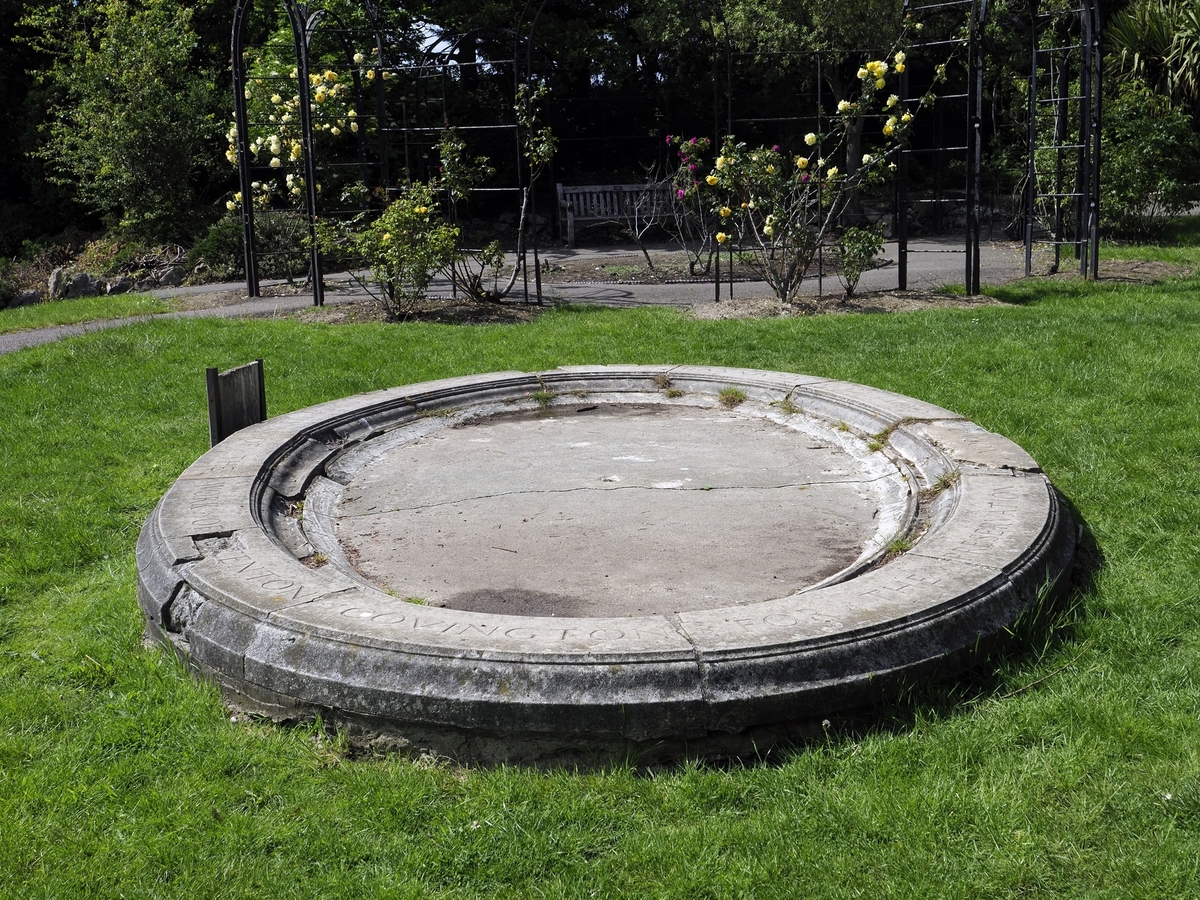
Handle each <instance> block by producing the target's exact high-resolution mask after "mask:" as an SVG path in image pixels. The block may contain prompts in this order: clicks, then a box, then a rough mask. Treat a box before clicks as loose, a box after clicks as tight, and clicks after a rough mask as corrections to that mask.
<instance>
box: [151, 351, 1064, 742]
mask: <svg viewBox="0 0 1200 900" xmlns="http://www.w3.org/2000/svg"><path fill="white" fill-rule="evenodd" d="M667 384H669V385H670V387H671V389H672V390H671V394H672V396H678V399H674V400H672V399H666V396H665V392H664V387H663V386H664V385H667ZM730 386H732V387H736V388H738V389H740V390H741V391H742V392H744V393H745V394H746V395H747V398H748V400H747V403H748V404H757V405H759V408H760V409H761V410H762V413H761V414H763V415H770V416H773V417H775V418H777V419H778V420H779V421H782V422H784V423H786V421H787V419H788V417H789V416H792V415H803V416H808V417H815V418H817V419H820V420H823V421H825V422H826V423H836V424H837V426H838V427H840V428H844V429H848V430H849V432H851V433H852V434H857V435H860V436H862V438H863V439H864V440H869V441H872V442H873V444H872V446H875V447H880V448H881V449H880V452H883V453H885V454H887V455H888V457H889V458H890V459H891V460H892V462H893V463H894V464H895V465H896V466H898V467H899V469H900V470H901V471H902V472H903V473H904V477H905V478H906V479H911V480H912V484H913V492H912V497H913V500H914V502H913V503H912V508H911V509H910V510H908V511H907V513H906V515H907V516H908V519H909V521H910V522H911V524H912V525H913V527H914V529H915V531H914V534H915V535H916V537H915V541H914V543H913V545H912V546H911V548H910V549H908V550H907V551H906V552H903V553H901V554H899V555H896V556H894V558H892V557H886V558H885V557H884V554H883V553H882V552H878V553H876V554H875V555H874V557H872V558H870V559H866V560H864V561H863V563H864V564H863V565H859V566H857V567H856V568H855V569H854V571H853V572H849V573H846V574H845V575H843V576H840V577H839V578H838V579H835V580H834V581H833V582H832V583H827V582H823V583H821V584H819V585H816V586H814V587H812V588H810V589H805V590H802V591H799V592H797V593H795V594H793V595H791V596H787V597H784V598H782V599H775V600H768V601H765V602H762V603H757V604H752V605H749V606H737V607H728V608H722V609H704V610H698V611H690V612H683V613H678V614H675V615H665V616H645V617H639V618H633V619H629V618H624V619H588V618H573V619H562V618H551V617H530V616H505V615H494V614H486V613H475V612H467V611H461V610H450V609H426V608H423V607H420V606H414V605H412V604H410V603H406V602H405V601H404V600H402V599H399V598H397V597H394V596H391V595H389V594H388V593H386V592H384V591H383V590H380V589H379V588H377V587H375V586H373V585H371V584H370V583H369V582H367V581H366V580H365V579H363V578H362V577H361V576H358V575H357V574H356V573H354V572H353V571H351V570H349V569H348V567H346V566H344V565H341V564H335V565H327V566H323V567H321V568H316V569H313V568H310V567H309V566H306V565H305V563H304V562H302V560H305V559H309V558H310V557H311V556H312V554H313V553H314V550H315V549H317V548H319V547H325V548H327V549H329V550H330V551H331V553H333V554H334V555H335V556H336V552H335V550H336V548H335V546H334V544H335V543H336V539H333V543H331V542H330V540H331V539H330V537H329V533H328V532H329V530H330V525H329V520H328V516H327V514H323V513H322V512H321V509H322V504H324V508H325V509H327V508H328V505H329V504H328V497H326V498H325V499H324V500H322V499H321V496H320V492H319V491H314V493H313V494H312V501H311V502H312V513H311V515H312V521H311V522H309V523H308V525H307V530H306V526H305V525H304V524H301V523H298V522H297V520H296V518H295V517H294V516H288V515H286V509H287V508H288V505H289V504H292V505H293V506H294V504H295V503H297V502H298V501H301V500H303V499H304V498H305V497H306V496H308V492H309V490H310V488H312V487H313V486H314V485H316V484H318V482H320V483H324V484H329V483H330V479H329V477H327V473H330V472H336V470H337V463H338V460H339V459H346V458H347V454H348V453H349V452H351V451H353V452H356V453H358V454H360V455H361V454H362V453H363V450H364V448H368V450H369V447H370V444H369V442H370V441H372V440H373V439H377V438H379V437H380V436H382V435H385V434H394V433H395V431H396V430H397V429H410V430H412V432H413V434H414V436H417V435H419V434H422V433H430V432H432V431H434V430H436V429H438V428H442V427H447V425H449V424H453V423H454V422H455V421H461V420H462V419H463V418H464V417H470V416H479V415H488V414H490V413H492V412H495V411H498V410H501V409H504V410H510V409H536V408H538V404H539V402H540V403H541V404H543V405H545V404H547V403H548V404H550V406H551V407H553V405H554V404H567V403H574V404H578V402H579V400H578V397H580V396H583V395H585V394H586V396H587V398H588V402H589V403H596V402H603V403H620V402H634V401H637V402H661V403H679V404H692V405H707V406H709V407H713V406H715V405H716V401H717V393H718V392H719V391H720V390H721V389H722V388H726V387H730ZM771 404H773V406H772V405H771ZM336 480H338V476H336V475H335V477H334V481H336ZM918 499H919V502H916V501H917V500H918ZM322 523H324V524H322ZM917 532H919V534H917ZM1073 553H1074V528H1073V525H1072V523H1071V521H1070V516H1069V514H1068V513H1067V511H1066V509H1065V506H1064V504H1063V503H1062V501H1061V499H1060V498H1059V497H1058V496H1057V494H1056V492H1055V491H1054V489H1053V488H1052V486H1051V485H1050V483H1049V481H1048V480H1047V479H1046V477H1045V476H1044V475H1043V474H1042V472H1041V470H1040V469H1039V468H1038V466H1037V464H1036V463H1035V462H1034V461H1033V459H1031V458H1030V457H1029V455H1028V454H1027V453H1025V451H1024V450H1022V449H1021V448H1020V447H1018V446H1017V445H1016V444H1014V443H1012V442H1011V441H1009V440H1008V439H1006V438H1004V437H1002V436H999V435H996V434H992V433H989V432H987V431H985V430H983V429H982V428H980V427H979V426H977V425H975V424H973V423H971V422H969V421H967V420H965V419H963V418H962V417H961V416H958V415H956V414H954V413H952V412H949V411H947V410H944V409H941V408H939V407H936V406H933V405H931V404H928V403H925V402H923V401H920V400H916V399H913V398H910V397H904V396H901V395H897V394H892V393H889V392H886V391H881V390H878V389H875V388H870V387H866V386H863V385H858V384H852V383H848V382H840V381H831V380H826V379H820V378H814V377H810V376H804V375H791V374H785V373H777V372H763V371H755V370H744V369H728V368H715V367H689V366H644V367H637V366H598V367H597V366H593V367H571V368H562V369H557V370H554V371H550V372H543V373H533V374H530V373H519V372H509V373H499V374H489V375H481V376H470V377H464V378H453V379H446V380H443V381H437V382H429V383H426V384H420V385H411V386H407V387H400V388H393V389H389V390H384V391H378V392H375V393H372V394H366V395H361V396H357V397H350V398H346V399H342V400H336V401H333V402H330V403H325V404H321V405H319V406H314V407H310V408H308V409H303V410H299V411H297V412H294V413H290V414H287V415H284V416H279V417H277V418H274V419H270V420H268V421H267V422H264V423H262V424H260V425H256V426H253V427H251V428H248V429H246V430H244V431H242V432H239V433H238V434H236V435H234V436H233V437H231V438H230V439H228V440H227V441H225V442H224V443H222V444H220V445H218V446H217V447H215V448H213V449H212V450H211V451H209V452H208V453H206V454H205V455H204V456H202V457H201V458H200V459H199V460H197V462H196V463H195V464H193V465H192V466H191V467H190V468H189V469H188V470H187V471H186V472H184V473H183V475H182V476H180V478H179V480H178V481H177V482H176V483H175V484H174V485H173V486H172V487H171V489H170V490H169V491H168V492H167V494H166V495H165V496H164V497H163V499H162V501H161V502H160V503H159V505H158V507H157V508H156V509H155V511H154V513H153V514H152V515H151V516H150V518H149V519H148V520H147V522H146V524H145V527H144V528H143V530H142V534H141V536H140V539H139V542H138V549H137V557H138V597H139V602H140V603H141V606H142V609H143V611H144V613H145V615H146V618H147V631H148V633H149V634H150V635H151V636H152V637H154V638H156V639H158V640H160V641H163V642H164V643H168V644H170V645H171V646H173V647H174V648H175V650H176V651H177V652H178V653H179V654H180V655H181V656H182V657H183V658H184V659H185V660H187V661H188V662H189V664H190V665H191V666H192V667H193V668H194V669H195V670H196V671H197V672H199V673H201V674H203V675H205V676H207V677H210V678H213V679H214V680H216V681H217V682H218V683H219V684H220V685H221V687H222V689H223V691H224V692H225V694H226V697H227V698H228V699H229V701H230V702H231V703H232V704H233V705H235V706H238V707H241V708H247V709H250V710H253V711H256V712H259V713H263V714H266V715H270V716H272V717H275V718H279V719H291V718H302V717H311V716H312V715H314V714H321V715H322V716H324V717H325V718H326V720H332V721H335V722H341V723H343V724H348V725H351V726H355V727H361V728H366V729H368V730H371V731H379V732H385V733H392V734H395V735H397V736H398V738H397V739H398V740H399V741H400V742H402V743H411V745H412V746H414V747H417V748H422V749H432V750H433V751H435V752H438V753H442V754H446V755H450V756H454V757H457V758H460V759H475V760H484V761H490V760H510V761H536V760H551V761H559V762H563V761H565V762H572V761H575V762H578V761H581V760H582V761H585V762H586V761H589V760H595V759H611V758H612V757H613V756H614V755H616V756H629V755H632V756H636V757H638V758H639V759H643V760H652V759H660V758H666V757H670V756H673V755H678V754H680V753H700V754H711V753H737V752H744V751H745V750H747V749H749V748H752V747H755V746H757V747H762V746H763V745H765V744H769V743H771V742H773V741H775V740H779V739H786V738H787V737H788V736H790V735H794V734H796V733H797V732H796V727H797V726H796V723H801V725H800V726H799V727H800V728H801V731H802V730H803V728H804V727H806V726H805V725H804V724H803V723H811V722H812V721H819V720H820V718H821V717H824V716H827V715H829V714H831V713H833V712H835V711H838V710H844V709H847V708H851V707H855V706H861V705H863V704H864V703H868V702H870V701H872V700H874V699H876V698H878V697H880V696H882V695H884V694H886V693H887V692H888V691H890V690H893V689H894V688H895V687H896V686H897V685H898V684H900V683H901V682H902V681H904V680H910V679H912V678H914V677H919V676H921V675H922V674H925V673H927V672H932V671H935V670H943V669H944V668H945V667H946V666H947V665H950V664H953V662H954V661H956V660H959V659H960V658H961V657H963V656H964V655H966V654H969V653H970V652H972V651H973V650H974V649H976V648H977V647H978V646H979V645H980V644H981V642H983V641H986V640H987V639H988V638H990V637H992V636H994V635H995V634H997V633H998V632H999V631H1000V630H1001V629H1003V628H1004V627H1005V626H1007V625H1009V624H1011V622H1012V621H1013V620H1014V619H1015V618H1016V617H1017V616H1018V615H1019V614H1020V612H1021V611H1022V610H1023V609H1024V608H1025V607H1026V606H1027V605H1028V604H1029V603H1030V602H1031V601H1032V600H1033V599H1034V598H1035V597H1036V596H1037V595H1038V594H1039V592H1042V591H1045V590H1046V589H1047V588H1048V587H1049V586H1052V585H1054V584H1055V583H1056V582H1059V581H1061V580H1062V576H1063V575H1064V573H1065V572H1067V570H1068V569H1069V567H1070V564H1071V559H1072V556H1073ZM343 562H344V561H343Z"/></svg>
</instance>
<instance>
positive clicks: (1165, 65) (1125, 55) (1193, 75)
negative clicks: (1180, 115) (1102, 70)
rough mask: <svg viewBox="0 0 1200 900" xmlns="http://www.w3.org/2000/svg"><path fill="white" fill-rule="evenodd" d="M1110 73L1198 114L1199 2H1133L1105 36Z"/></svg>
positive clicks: (1109, 23) (1148, 0)
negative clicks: (1142, 86) (1143, 86)
mask: <svg viewBox="0 0 1200 900" xmlns="http://www.w3.org/2000/svg"><path fill="white" fill-rule="evenodd" d="M1104 38H1105V42H1106V43H1107V45H1108V48H1107V49H1108V53H1107V63H1108V66H1109V70H1110V71H1111V72H1113V73H1115V74H1116V76H1117V78H1118V80H1123V81H1133V82H1137V83H1140V84H1143V85H1145V86H1146V87H1149V88H1150V89H1151V90H1153V91H1154V92H1155V93H1158V94H1162V95H1163V96H1166V97H1169V98H1170V99H1171V101H1172V102H1173V103H1176V104H1180V105H1184V106H1187V107H1190V108H1191V109H1192V110H1193V112H1200V0H1135V2H1133V3H1132V4H1130V5H1129V6H1127V7H1126V8H1125V9H1123V10H1121V11H1120V12H1118V13H1116V14H1115V15H1113V17H1112V18H1111V19H1110V20H1109V21H1108V23H1107V25H1106V27H1105V31H1104Z"/></svg>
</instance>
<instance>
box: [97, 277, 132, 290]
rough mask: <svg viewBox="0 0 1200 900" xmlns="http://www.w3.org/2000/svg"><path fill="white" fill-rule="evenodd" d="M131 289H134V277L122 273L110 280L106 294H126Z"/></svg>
mask: <svg viewBox="0 0 1200 900" xmlns="http://www.w3.org/2000/svg"><path fill="white" fill-rule="evenodd" d="M131 290H133V279H132V278H130V277H129V276H128V275H122V276H121V277H120V278H118V279H116V280H115V281H110V282H109V283H108V285H107V286H106V287H105V291H104V292H105V293H106V294H124V293H126V292H127V291H131Z"/></svg>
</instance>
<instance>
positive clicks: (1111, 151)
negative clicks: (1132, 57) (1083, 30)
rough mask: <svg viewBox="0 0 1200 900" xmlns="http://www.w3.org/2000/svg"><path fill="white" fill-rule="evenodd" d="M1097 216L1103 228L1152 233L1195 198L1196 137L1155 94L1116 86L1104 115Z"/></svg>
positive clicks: (1198, 143) (1198, 146)
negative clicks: (1116, 91)
mask: <svg viewBox="0 0 1200 900" xmlns="http://www.w3.org/2000/svg"><path fill="white" fill-rule="evenodd" d="M1104 135H1105V144H1104V157H1103V159H1104V170H1103V176H1104V177H1103V179H1102V181H1101V191H1102V194H1101V200H1100V214H1101V220H1102V224H1103V226H1104V228H1105V230H1106V231H1108V232H1110V233H1114V234H1120V235H1125V236H1129V237H1137V238H1146V237H1155V236H1157V235H1159V234H1161V233H1162V230H1163V227H1164V226H1165V225H1166V223H1167V222H1169V221H1170V220H1171V219H1172V218H1174V217H1175V216H1178V215H1179V214H1180V213H1182V212H1183V211H1184V210H1186V209H1187V208H1188V206H1189V205H1190V204H1191V202H1192V200H1193V198H1194V197H1195V186H1194V185H1195V180H1196V170H1195V163H1196V158H1197V155H1198V154H1200V140H1198V139H1197V136H1196V134H1195V132H1193V131H1192V128H1191V124H1190V122H1189V120H1188V116H1187V114H1186V113H1184V112H1183V111H1182V110H1180V109H1178V108H1177V107H1174V106H1172V105H1171V104H1170V103H1169V102H1168V101H1167V100H1166V99H1165V98H1163V97H1162V96H1160V95H1157V94H1152V93H1150V92H1149V91H1148V90H1147V89H1144V88H1139V87H1136V86H1133V85H1128V84H1126V85H1121V86H1120V89H1119V91H1118V93H1117V96H1116V97H1115V98H1114V99H1113V101H1112V102H1110V103H1109V105H1108V109H1107V110H1106V114H1105V130H1104Z"/></svg>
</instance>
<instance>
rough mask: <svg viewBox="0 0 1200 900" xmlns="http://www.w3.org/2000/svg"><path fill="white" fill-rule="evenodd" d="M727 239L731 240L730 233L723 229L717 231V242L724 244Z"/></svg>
mask: <svg viewBox="0 0 1200 900" xmlns="http://www.w3.org/2000/svg"><path fill="white" fill-rule="evenodd" d="M727 240H729V235H727V234H726V233H725V232H723V231H718V232H717V243H718V244H723V243H725V242H726V241H727Z"/></svg>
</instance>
